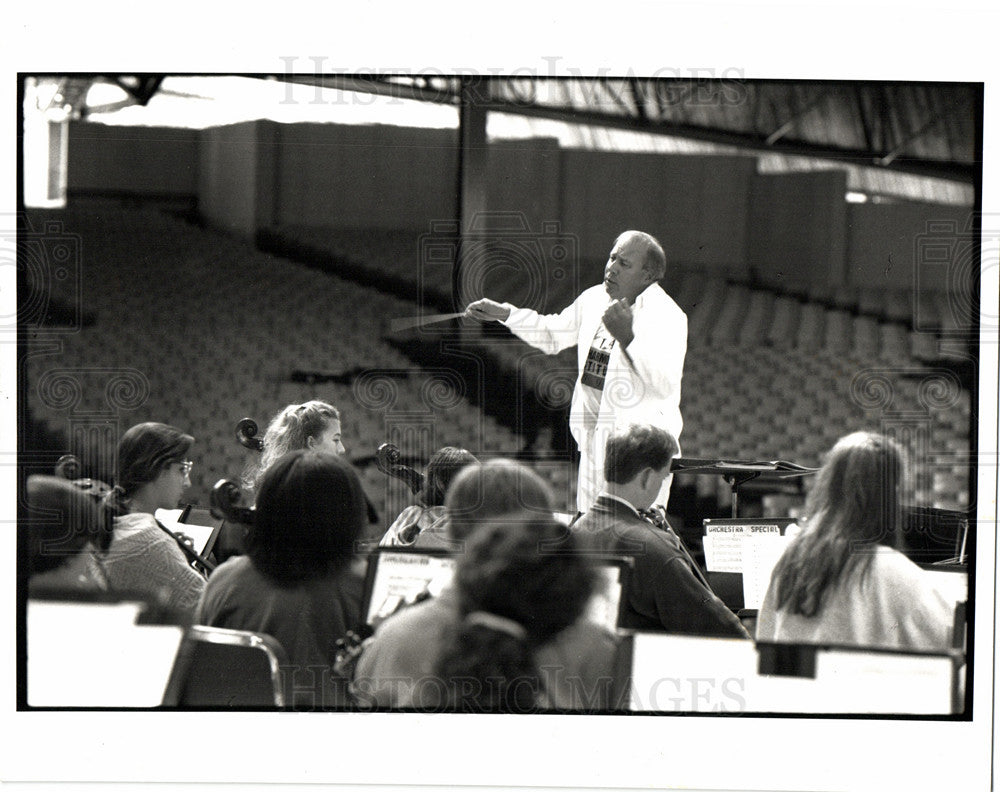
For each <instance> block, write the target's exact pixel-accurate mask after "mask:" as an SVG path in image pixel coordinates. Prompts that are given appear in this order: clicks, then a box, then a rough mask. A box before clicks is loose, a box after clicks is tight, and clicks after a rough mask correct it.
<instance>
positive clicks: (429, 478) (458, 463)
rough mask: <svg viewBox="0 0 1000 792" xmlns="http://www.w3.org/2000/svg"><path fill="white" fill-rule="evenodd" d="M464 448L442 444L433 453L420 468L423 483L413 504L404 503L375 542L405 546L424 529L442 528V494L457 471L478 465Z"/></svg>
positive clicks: (444, 514) (389, 545) (391, 545)
mask: <svg viewBox="0 0 1000 792" xmlns="http://www.w3.org/2000/svg"><path fill="white" fill-rule="evenodd" d="M478 463H479V460H478V459H476V458H475V457H474V456H473V455H472V454H471V453H469V452H468V451H466V450H465V449H464V448H453V447H452V446H445V447H444V448H441V449H438V450H437V451H435V452H434V455H433V456H432V457H431V458H430V461H429V462H428V463H427V468H426V470H425V471H424V485H423V487H422V488H421V490H420V493H419V494H418V495H417V498H416V501H417V502H416V503H415V504H413V505H412V506H407V507H406V508H405V509H403V511H401V512H400V513H399V516H398V517H397V518H396V520H395V521H394V522H393V524H392V525H390V526H389V530H388V531H386V532H385V536H383V537H382V539H381V541H380V542H379V545H381V546H382V547H409V546H411V545H413V544H414V542H416V540H417V538H418V537H419V535H420V533H421V532H423V531H425V530H431V531H435V530H436V531H442V530H445V523H444V522H442V520H446V519H447V517H446V510H445V507H444V497H445V493H447V492H448V487H449V486H450V485H451V482H452V480H453V479H454V478H455V476H457V475H458V473H459V472H460V471H461V470H462V469H463V468H465V467H468V466H469V465H475V464H478Z"/></svg>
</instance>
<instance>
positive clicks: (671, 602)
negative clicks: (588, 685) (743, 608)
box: [571, 424, 750, 638]
mask: <svg viewBox="0 0 1000 792" xmlns="http://www.w3.org/2000/svg"><path fill="white" fill-rule="evenodd" d="M677 451H678V449H677V443H676V441H675V440H674V438H673V437H671V436H670V435H669V434H668V433H667V432H665V431H664V430H663V429H661V428H660V427H658V426H650V425H648V424H647V425H643V424H632V425H630V426H627V427H622V428H619V429H617V430H616V431H615V433H613V434H612V436H611V437H610V438H609V439H608V442H607V447H606V452H605V456H604V477H605V478H606V479H607V481H606V483H605V486H604V489H603V490H602V491H601V493H600V494H599V495H598V497H597V500H596V502H595V503H594V506H593V508H592V509H590V511H588V512H587V513H586V514H584V515H583V517H581V518H580V519H579V520H577V522H576V523H574V524H573V526H572V528H571V531H572V533H573V534H574V535H576V537H577V538H578V539H579V540H580V542H581V544H582V545H583V546H584V547H585V548H586V550H589V551H590V552H600V553H612V554H615V555H627V556H630V557H631V558H632V559H633V569H632V575H631V577H630V579H629V582H628V585H627V590H626V595H625V596H626V607H625V610H624V612H623V615H622V621H621V626H622V627H624V628H629V629H635V630H660V631H666V632H671V633H683V634H690V635H710V636H724V637H732V638H749V637H750V636H749V634H748V633H747V631H746V630H745V629H744V628H743V625H742V624H741V623H740V620H739V619H738V618H737V617H736V615H735V614H734V613H733V612H732V611H730V610H729V608H727V607H726V605H725V603H723V602H722V600H720V599H719V598H718V597H717V596H716V595H715V593H714V592H713V591H712V589H711V587H710V586H709V584H708V581H707V579H706V578H705V576H704V574H703V573H702V571H701V569H700V568H699V567H698V565H697V564H696V563H695V561H694V559H692V558H691V555H690V554H689V553H688V551H687V549H686V548H685V547H684V544H683V543H682V542H681V540H680V538H679V537H678V536H677V534H675V533H674V532H673V530H672V529H671V528H670V526H669V525H667V523H666V521H665V520H663V519H662V514H661V513H660V512H659V511H656V510H651V509H650V507H651V506H652V505H653V504H654V503H655V499H656V496H657V494H658V493H659V491H660V488H661V486H662V483H663V480H664V479H665V478H666V477H667V475H668V471H669V470H670V460H671V459H672V458H673V457H674V456H675V455H676V454H677Z"/></svg>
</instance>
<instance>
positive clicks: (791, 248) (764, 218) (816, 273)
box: [748, 171, 847, 290]
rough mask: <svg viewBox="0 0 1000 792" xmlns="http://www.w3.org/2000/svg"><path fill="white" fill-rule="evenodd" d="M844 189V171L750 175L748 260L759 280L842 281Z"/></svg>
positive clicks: (791, 283) (794, 283)
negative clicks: (751, 176) (751, 180)
mask: <svg viewBox="0 0 1000 792" xmlns="http://www.w3.org/2000/svg"><path fill="white" fill-rule="evenodd" d="M846 192H847V174H846V173H844V172H843V171H817V172H811V173H787V174H780V175H767V176H757V177H755V178H754V179H753V182H752V189H751V190H750V224H751V225H750V229H751V231H750V236H749V245H748V262H749V265H750V267H751V268H752V269H753V271H754V272H755V274H756V275H757V277H758V278H759V279H760V282H762V283H763V284H766V285H768V286H772V287H774V288H779V289H793V288H801V287H803V286H806V285H808V284H817V285H819V286H821V287H824V288H826V289H830V290H835V289H836V288H837V287H839V286H842V285H844V284H845V282H846V263H845V262H846V255H847V233H846V231H847V203H846V201H845V200H844V195H845V194H846Z"/></svg>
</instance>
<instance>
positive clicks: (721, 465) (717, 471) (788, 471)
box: [670, 457, 818, 517]
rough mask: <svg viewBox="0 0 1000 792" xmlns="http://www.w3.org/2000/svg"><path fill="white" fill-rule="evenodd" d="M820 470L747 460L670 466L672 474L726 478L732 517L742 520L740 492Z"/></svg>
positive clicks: (681, 461)
mask: <svg viewBox="0 0 1000 792" xmlns="http://www.w3.org/2000/svg"><path fill="white" fill-rule="evenodd" d="M817 470H818V468H807V467H803V466H802V465H796V464H795V463H794V462H786V461H784V460H781V459H776V460H773V461H771V462H753V461H750V460H746V459H690V458H684V457H676V458H675V459H674V460H673V461H672V462H671V463H670V472H671V473H697V474H708V473H711V474H714V475H717V476H722V477H723V478H724V479H725V480H726V482H727V483H728V484H729V487H730V489H731V490H732V516H733V517H738V516H739V515H738V514H737V512H738V510H739V488H740V487H741V486H742V485H743V484H746V483H747V482H748V481H752V480H753V479H755V478H760V477H763V478H776V479H785V478H797V477H799V476H810V475H812V474H813V473H815V472H816V471H817Z"/></svg>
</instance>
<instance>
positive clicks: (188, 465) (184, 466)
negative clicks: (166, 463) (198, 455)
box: [177, 459, 194, 476]
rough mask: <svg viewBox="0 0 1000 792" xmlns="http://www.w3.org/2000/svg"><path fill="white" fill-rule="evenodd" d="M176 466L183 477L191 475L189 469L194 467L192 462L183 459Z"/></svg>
mask: <svg viewBox="0 0 1000 792" xmlns="http://www.w3.org/2000/svg"><path fill="white" fill-rule="evenodd" d="M177 464H178V465H180V466H181V473H183V474H184V475H185V476H190V475H191V468H193V467H194V462H189V461H188V460H186V459H185V460H184V461H183V462H178V463H177Z"/></svg>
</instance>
